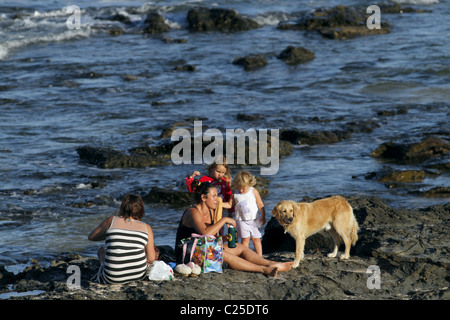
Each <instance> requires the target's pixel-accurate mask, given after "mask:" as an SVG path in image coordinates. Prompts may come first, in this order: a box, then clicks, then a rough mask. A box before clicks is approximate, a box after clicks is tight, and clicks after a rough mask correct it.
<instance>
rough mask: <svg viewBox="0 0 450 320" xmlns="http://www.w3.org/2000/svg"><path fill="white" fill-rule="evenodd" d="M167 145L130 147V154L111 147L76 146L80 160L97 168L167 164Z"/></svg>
mask: <svg viewBox="0 0 450 320" xmlns="http://www.w3.org/2000/svg"><path fill="white" fill-rule="evenodd" d="M169 148H170V146H169V145H162V146H155V147H142V148H134V149H131V150H130V151H131V152H130V154H126V153H124V152H121V151H118V150H115V149H112V148H96V147H90V146H83V147H79V148H77V152H78V155H79V157H80V161H81V162H86V163H89V164H93V165H95V166H97V167H99V168H104V169H105V168H142V167H149V166H162V165H168V164H169V162H168V160H169V159H170V158H169V156H168V155H167V152H168V153H169V155H170V150H171V148H170V150H168V149H169Z"/></svg>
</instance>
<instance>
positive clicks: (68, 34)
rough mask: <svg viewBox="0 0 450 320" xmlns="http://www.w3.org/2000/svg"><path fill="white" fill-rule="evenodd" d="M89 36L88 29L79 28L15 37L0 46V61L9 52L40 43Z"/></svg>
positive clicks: (89, 29)
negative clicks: (49, 33) (48, 33)
mask: <svg viewBox="0 0 450 320" xmlns="http://www.w3.org/2000/svg"><path fill="white" fill-rule="evenodd" d="M90 34H91V28H90V27H83V26H82V27H81V28H80V29H72V30H69V29H67V30H66V31H62V32H60V33H55V34H51V35H41V36H29V37H17V38H16V39H12V40H6V41H5V42H3V43H2V44H0V60H2V59H5V58H6V57H7V56H8V54H9V53H10V52H11V50H17V49H20V48H23V47H26V46H28V45H32V44H37V43H41V42H48V43H49V42H58V41H65V40H71V39H77V38H87V37H89V36H90Z"/></svg>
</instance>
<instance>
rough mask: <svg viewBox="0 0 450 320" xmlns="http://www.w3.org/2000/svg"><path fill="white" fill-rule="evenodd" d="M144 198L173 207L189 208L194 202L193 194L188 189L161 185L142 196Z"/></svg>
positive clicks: (145, 200) (146, 200)
mask: <svg viewBox="0 0 450 320" xmlns="http://www.w3.org/2000/svg"><path fill="white" fill-rule="evenodd" d="M142 200H143V201H144V202H147V203H156V204H164V205H169V206H170V207H173V208H181V207H186V208H187V207H189V206H190V205H192V204H193V203H194V198H193V194H192V193H189V192H188V191H179V190H173V189H170V188H159V187H153V188H152V189H151V190H150V192H149V193H148V194H146V195H144V196H143V197H142Z"/></svg>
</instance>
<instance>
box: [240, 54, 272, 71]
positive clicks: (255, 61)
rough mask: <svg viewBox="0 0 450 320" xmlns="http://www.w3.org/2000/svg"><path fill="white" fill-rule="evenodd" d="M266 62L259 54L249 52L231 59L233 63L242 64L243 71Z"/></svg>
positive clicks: (255, 67) (256, 67)
mask: <svg viewBox="0 0 450 320" xmlns="http://www.w3.org/2000/svg"><path fill="white" fill-rule="evenodd" d="M268 63H269V62H268V61H267V59H266V58H265V57H264V56H263V55H261V54H250V55H248V56H244V57H238V58H236V59H234V60H233V64H235V65H239V66H243V67H244V70H245V71H250V70H256V69H259V68H262V67H264V66H266V65H267V64H268Z"/></svg>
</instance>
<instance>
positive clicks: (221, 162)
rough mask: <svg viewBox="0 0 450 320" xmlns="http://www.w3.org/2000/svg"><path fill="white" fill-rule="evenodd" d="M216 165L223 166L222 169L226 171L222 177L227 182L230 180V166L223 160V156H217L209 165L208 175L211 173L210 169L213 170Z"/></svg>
mask: <svg viewBox="0 0 450 320" xmlns="http://www.w3.org/2000/svg"><path fill="white" fill-rule="evenodd" d="M218 165H221V166H224V168H225V169H226V170H227V172H226V173H225V175H224V177H225V178H227V179H228V180H231V169H230V166H229V165H228V164H227V160H226V159H225V157H224V156H217V157H216V158H215V159H214V162H213V163H211V164H210V165H209V166H208V168H207V169H208V174H209V172H211V170H212V169H215V168H216V167H217V166H218Z"/></svg>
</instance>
